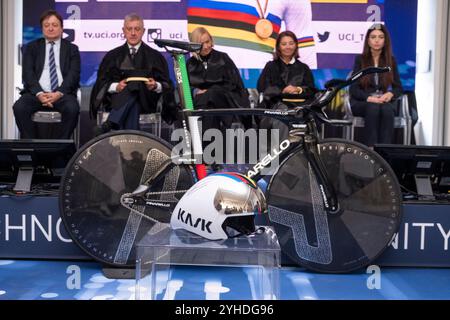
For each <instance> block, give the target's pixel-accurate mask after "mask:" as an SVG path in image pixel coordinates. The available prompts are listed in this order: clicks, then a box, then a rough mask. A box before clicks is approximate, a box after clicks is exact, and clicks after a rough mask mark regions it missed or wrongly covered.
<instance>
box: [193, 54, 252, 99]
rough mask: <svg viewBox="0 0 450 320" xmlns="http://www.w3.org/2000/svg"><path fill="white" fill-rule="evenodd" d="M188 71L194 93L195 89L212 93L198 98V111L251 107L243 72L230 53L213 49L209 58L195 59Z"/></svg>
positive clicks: (196, 97)
mask: <svg viewBox="0 0 450 320" xmlns="http://www.w3.org/2000/svg"><path fill="white" fill-rule="evenodd" d="M187 69H188V74H189V82H190V85H191V88H192V89H194V93H195V89H207V90H208V91H207V92H206V93H204V94H201V95H197V96H195V97H194V100H195V102H196V107H197V108H249V107H250V102H249V98H248V92H247V90H246V89H245V87H244V83H243V82H242V79H241V75H240V74H239V70H238V69H237V67H236V65H235V64H234V62H233V60H231V58H230V57H229V56H228V55H227V54H226V53H224V52H220V51H216V50H212V51H211V53H210V54H209V55H208V56H207V57H200V58H197V57H191V58H190V59H189V60H188V62H187ZM206 97H207V99H205V98H206ZM223 98H225V99H226V100H223Z"/></svg>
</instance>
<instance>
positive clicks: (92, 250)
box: [59, 130, 194, 267]
mask: <svg viewBox="0 0 450 320" xmlns="http://www.w3.org/2000/svg"><path fill="white" fill-rule="evenodd" d="M170 155H171V146H170V145H169V144H168V143H167V142H166V141H163V140H161V139H160V138H158V137H156V136H153V135H150V134H147V133H144V132H140V131H132V130H127V131H117V132H113V133H110V134H107V135H103V136H100V137H99V138H96V139H94V140H91V141H90V142H88V143H87V144H86V145H84V146H83V147H82V149H80V150H79V151H78V152H77V153H76V154H75V156H74V157H73V158H72V160H71V161H70V163H69V165H68V166H67V168H66V171H65V174H64V177H63V179H62V182H61V187H60V197H59V199H60V202H59V204H60V212H61V218H62V220H63V222H64V224H65V226H66V229H67V231H68V233H69V235H70V236H71V237H72V239H73V240H74V242H75V243H77V244H78V245H79V246H80V247H81V249H83V250H84V251H85V252H86V253H87V254H89V255H90V256H92V257H93V258H94V259H96V260H98V261H100V262H102V263H106V264H108V265H112V266H121V267H125V266H133V265H135V260H136V257H135V244H136V243H137V242H138V241H140V240H141V238H142V237H143V236H144V235H145V234H146V233H147V232H149V231H152V230H153V231H154V232H157V231H158V230H157V229H158V228H161V227H163V226H167V223H169V221H170V212H169V210H168V209H167V208H164V207H162V208H159V207H150V208H147V209H145V214H144V209H143V208H140V212H142V214H139V213H136V212H134V211H132V210H130V209H127V208H125V207H123V206H122V205H121V203H120V198H121V196H122V195H123V194H124V193H130V192H133V191H134V190H135V189H136V188H137V187H138V186H139V185H140V184H142V183H143V182H144V181H145V180H146V179H148V178H149V177H150V176H151V175H152V174H153V173H154V172H156V170H157V168H158V167H159V166H160V165H161V164H162V163H163V162H164V161H166V160H167V159H170ZM193 183H194V180H193V176H192V173H191V171H190V168H189V167H187V166H175V167H174V168H173V169H171V170H170V171H169V172H168V173H167V174H166V175H165V176H164V178H163V179H161V180H160V181H159V182H158V183H156V184H155V185H154V186H152V188H151V189H150V190H149V192H165V193H164V194H163V193H161V194H160V195H159V194H158V195H156V198H155V199H156V200H165V201H174V202H176V201H178V200H179V199H180V198H181V196H182V194H181V193H173V192H172V193H171V191H175V190H187V189H189V187H190V186H192V185H193ZM146 217H150V219H146Z"/></svg>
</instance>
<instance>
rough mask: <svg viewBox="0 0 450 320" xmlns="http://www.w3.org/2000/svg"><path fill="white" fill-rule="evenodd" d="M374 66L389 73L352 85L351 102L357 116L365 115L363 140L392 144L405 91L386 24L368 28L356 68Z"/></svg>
mask: <svg viewBox="0 0 450 320" xmlns="http://www.w3.org/2000/svg"><path fill="white" fill-rule="evenodd" d="M370 66H377V67H386V66H389V67H391V68H392V70H391V71H390V72H388V73H383V74H375V75H373V76H371V77H370V76H368V77H364V78H362V79H361V80H360V81H359V82H358V83H355V84H353V85H352V86H351V87H350V104H351V108H352V112H353V114H354V115H355V116H358V117H364V121H365V128H364V138H363V139H364V140H363V142H364V143H365V144H366V145H368V146H370V147H372V146H373V145H374V144H376V143H392V137H393V134H394V117H395V113H396V108H397V104H396V99H397V98H398V97H399V96H400V95H401V94H402V92H403V89H402V84H401V82H400V75H399V72H398V68H397V62H396V61H395V58H394V55H393V54H392V45H391V37H390V35H389V31H388V30H387V28H386V27H385V26H384V25H382V24H375V25H373V26H372V27H370V28H369V29H368V30H367V33H366V37H365V40H364V49H363V53H362V54H361V55H358V56H357V57H356V58H355V64H354V67H353V71H354V72H355V71H358V70H360V69H363V68H367V67H370Z"/></svg>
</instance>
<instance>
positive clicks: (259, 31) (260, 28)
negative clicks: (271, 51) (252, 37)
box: [255, 19, 273, 39]
mask: <svg viewBox="0 0 450 320" xmlns="http://www.w3.org/2000/svg"><path fill="white" fill-rule="evenodd" d="M255 32H256V35H257V36H258V37H260V38H261V39H267V38H269V37H270V36H271V35H272V33H273V26H272V22H270V21H269V20H267V19H259V20H258V22H257V23H256V25H255Z"/></svg>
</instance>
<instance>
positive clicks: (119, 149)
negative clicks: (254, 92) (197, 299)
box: [60, 40, 402, 272]
mask: <svg viewBox="0 0 450 320" xmlns="http://www.w3.org/2000/svg"><path fill="white" fill-rule="evenodd" d="M155 43H156V44H158V45H159V46H161V47H164V48H166V50H167V51H168V52H170V53H171V54H172V57H173V59H174V70H175V75H176V81H177V89H178V92H179V95H180V98H181V99H180V100H181V105H182V106H183V111H182V121H181V123H182V126H183V128H184V129H185V130H184V131H185V137H184V138H185V140H186V145H187V146H189V147H190V150H191V151H190V152H186V153H183V154H182V155H180V156H173V155H172V153H171V149H172V146H171V145H170V144H169V143H168V142H166V141H164V140H162V139H160V138H159V137H156V136H153V135H151V134H148V133H144V132H140V131H131V130H124V131H116V132H111V133H107V134H105V135H102V136H99V137H97V138H94V139H93V140H91V141H89V142H88V143H86V144H85V145H84V146H83V147H82V148H81V149H80V150H78V152H77V153H76V154H75V156H74V157H73V158H72V160H71V161H70V163H69V165H68V166H67V168H66V172H65V174H64V176H63V178H62V182H61V187H60V212H61V216H62V220H63V221H64V224H65V226H66V229H67V231H68V232H69V234H70V236H71V237H72V239H73V240H74V241H75V242H76V243H77V244H78V245H79V246H80V247H81V248H82V249H83V250H84V251H85V252H86V253H88V254H89V255H90V256H92V257H93V258H94V259H96V260H97V261H100V262H102V263H105V264H107V265H111V266H116V267H127V266H133V265H134V264H135V248H134V245H135V243H137V242H138V241H140V239H141V238H142V237H143V236H144V235H146V234H147V233H157V232H159V231H160V230H161V228H163V227H166V226H167V224H168V222H169V221H170V214H171V211H172V210H173V209H174V207H175V205H176V203H177V202H178V200H179V199H180V198H181V196H182V195H183V194H184V193H185V192H186V191H187V190H188V189H189V188H190V187H191V186H192V185H193V184H194V183H195V182H196V181H198V179H199V178H200V177H201V175H202V174H203V172H204V171H203V169H202V165H203V164H202V163H201V155H202V144H201V138H200V131H199V128H198V120H199V118H200V117H205V116H223V115H229V114H230V112H231V113H233V115H236V116H260V117H271V118H273V119H277V120H279V121H282V122H283V123H285V124H287V125H288V126H289V129H290V130H289V137H288V138H287V139H285V140H283V141H281V143H280V145H279V146H278V148H277V150H275V153H274V154H273V157H272V158H273V159H275V158H277V160H278V161H279V166H278V167H277V168H276V170H275V172H274V173H273V175H272V177H271V179H270V182H269V184H268V186H267V190H266V193H265V195H266V199H267V207H268V218H269V221H270V223H271V224H272V225H273V226H274V228H275V231H276V234H277V236H278V240H279V243H280V246H281V249H282V251H283V252H284V253H285V254H286V255H287V256H288V257H289V258H291V259H292V260H293V261H294V262H295V263H297V264H298V265H300V266H303V267H306V268H308V269H311V270H315V271H319V272H349V271H352V270H355V269H359V268H361V267H363V266H366V265H368V264H370V263H371V262H372V261H374V260H375V259H376V258H377V257H378V256H379V255H380V254H381V253H382V252H383V251H384V250H385V249H386V248H387V246H388V245H389V244H390V243H391V241H392V239H393V237H394V235H395V233H396V232H397V229H398V227H399V224H400V220H401V215H402V198H401V190H400V186H399V184H398V181H397V178H396V176H395V174H394V173H393V171H392V169H391V168H390V167H389V165H388V164H387V163H386V161H385V160H384V159H382V158H381V157H380V156H379V155H378V154H377V153H376V152H374V151H373V150H371V149H369V148H368V147H366V146H364V145H362V144H359V143H355V142H350V141H346V140H343V139H324V140H320V139H319V137H318V130H317V122H328V123H330V121H329V120H328V119H327V117H326V114H325V113H324V112H323V110H322V108H323V107H324V106H326V105H328V104H329V103H330V102H331V100H332V99H333V97H334V96H335V95H336V93H337V92H338V91H339V90H340V89H342V88H343V87H345V86H348V85H350V84H351V83H353V82H355V81H358V80H359V79H360V78H361V77H363V76H366V75H368V74H371V73H381V72H387V71H389V70H390V69H389V68H375V67H371V68H367V69H364V70H361V71H359V72H356V73H354V74H353V75H352V76H351V77H350V78H349V79H348V80H332V81H329V82H328V83H327V85H326V89H325V90H323V91H321V92H319V93H318V94H316V96H315V98H314V99H313V100H312V101H311V102H309V103H307V104H305V105H303V106H298V107H293V108H291V109H289V110H267V109H258V108H254V109H244V108H242V109H211V110H194V106H193V102H192V96H191V93H190V88H189V83H188V77H187V70H186V63H185V56H184V55H185V54H186V53H187V52H194V51H199V50H200V49H201V44H195V43H188V42H181V41H171V40H156V41H155ZM169 47H171V48H175V49H169ZM199 159H200V160H199ZM270 162H271V161H269V162H268V161H261V162H259V163H257V164H256V165H255V166H253V168H250V169H249V170H248V172H245V174H246V175H247V176H248V177H250V178H252V179H253V180H254V181H257V180H258V179H259V178H260V177H261V171H262V169H263V168H264V167H266V166H267V165H268V164H269V163H270ZM199 205H201V204H199Z"/></svg>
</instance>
